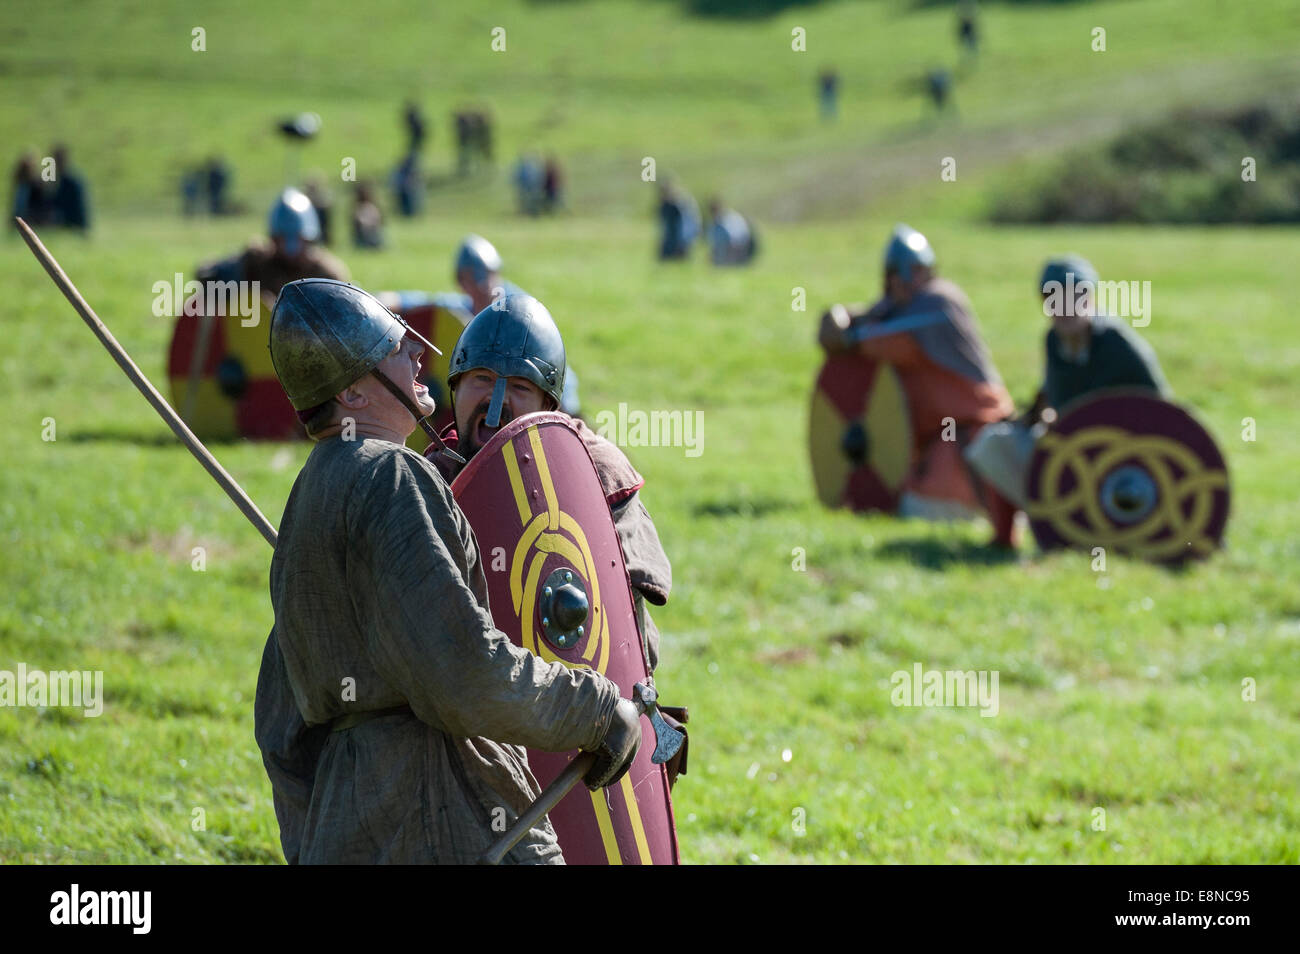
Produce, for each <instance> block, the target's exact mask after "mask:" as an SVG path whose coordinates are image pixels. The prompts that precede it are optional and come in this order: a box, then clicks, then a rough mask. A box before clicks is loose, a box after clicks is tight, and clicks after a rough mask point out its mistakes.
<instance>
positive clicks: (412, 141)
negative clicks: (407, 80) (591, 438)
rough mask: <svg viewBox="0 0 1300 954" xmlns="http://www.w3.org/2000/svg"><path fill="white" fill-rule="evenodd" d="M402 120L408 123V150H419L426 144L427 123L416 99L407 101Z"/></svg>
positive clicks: (409, 151)
mask: <svg viewBox="0 0 1300 954" xmlns="http://www.w3.org/2000/svg"><path fill="white" fill-rule="evenodd" d="M402 120H403V122H404V123H405V124H406V151H407V152H408V153H411V152H419V151H420V149H421V147H423V146H424V137H425V131H426V124H425V121H424V114H423V113H421V112H420V107H419V106H417V105H416V104H415V100H408V101H407V103H406V109H405V111H404V112H403V113H402Z"/></svg>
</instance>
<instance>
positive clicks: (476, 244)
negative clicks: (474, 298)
mask: <svg viewBox="0 0 1300 954" xmlns="http://www.w3.org/2000/svg"><path fill="white" fill-rule="evenodd" d="M466 268H468V269H469V270H470V272H471V274H472V275H473V276H474V281H476V282H478V283H479V284H480V285H481V284H483V282H485V281H487V279H488V276H489V275H491V274H492V273H493V272H499V271H501V256H500V255H499V254H497V250H496V248H495V247H494V246H493V245H492V243H491V242H489V241H488V240H487V239H485V238H484V237H483V236H481V235H466V236H465V240H464V241H463V242H461V243H460V248H459V249H457V250H456V265H455V269H454V270H453V272H452V276H451V277H452V278H457V277H458V276H459V275H460V273H461V271H462V270H464V269H466Z"/></svg>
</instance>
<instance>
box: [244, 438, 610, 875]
mask: <svg viewBox="0 0 1300 954" xmlns="http://www.w3.org/2000/svg"><path fill="white" fill-rule="evenodd" d="M271 602H272V605H273V607H274V610H275V627H274V629H272V631H271V634H270V636H269V637H268V639H267V642H266V649H265V652H264V653H263V657H262V669H261V673H260V674H259V676H258V682H257V700H256V705H255V731H256V736H257V743H258V747H259V748H260V749H261V750H262V760H263V763H264V765H265V766H266V770H267V774H268V775H269V776H270V779H271V788H272V793H273V795H274V800H275V812H276V817H277V819H278V820H279V823H280V841H281V845H282V847H283V849H284V855H285V859H286V860H287V861H288V862H289V863H291V864H293V863H297V862H301V863H304V864H310V863H343V864H370V863H422V862H438V863H461V864H467V863H472V862H474V861H475V860H476V859H477V858H478V856H479V855H480V854H481V853H482V851H483V850H484V849H485V848H486V847H487V846H488V845H489V844H490V843H491V842H492V840H493V839H494V838H495V837H497V836H498V835H500V833H501V832H502V831H503V830H504V828H505V827H506V826H508V825H510V824H513V822H514V820H515V818H516V817H517V816H518V814H519V813H520V812H521V811H522V810H523V809H524V808H526V807H527V806H528V804H529V803H530V802H531V801H532V800H533V799H534V798H536V796H537V794H538V792H539V787H538V785H537V782H536V780H535V779H534V778H533V775H532V773H531V772H530V771H529V768H528V763H527V758H526V755H525V752H524V750H523V748H521V747H522V746H528V747H531V748H537V749H542V750H547V751H566V750H570V749H576V748H582V747H591V746H594V745H596V744H597V743H598V742H599V740H600V739H601V738H602V737H603V735H604V732H605V730H606V728H607V725H608V722H609V719H610V717H611V714H612V712H613V709H614V705H615V703H616V702H617V699H618V689H617V687H616V686H615V685H614V684H613V683H612V682H610V681H609V680H607V679H605V678H604V677H603V676H600V675H599V674H596V673H593V672H590V671H586V670H571V669H568V668H567V667H565V666H562V665H560V664H559V663H549V664H548V663H545V662H543V661H542V660H541V659H540V658H538V657H536V656H534V655H533V654H532V653H529V652H527V651H526V650H523V649H520V648H519V647H517V646H515V645H513V644H512V643H511V642H510V640H509V638H508V637H506V635H505V634H504V633H501V632H499V631H498V630H496V629H495V628H494V627H493V625H492V618H491V615H490V614H489V611H488V601H487V584H486V580H485V579H484V576H483V569H482V565H481V563H480V560H479V552H478V545H477V543H476V541H475V539H474V534H473V531H472V530H471V529H470V527H469V524H468V522H467V521H466V520H465V517H464V515H463V514H462V513H461V512H460V510H459V508H458V507H457V506H456V503H455V501H454V499H453V498H452V495H451V491H450V489H449V488H448V487H447V484H446V482H445V481H444V480H443V479H442V477H441V475H439V474H438V472H437V470H436V469H435V468H434V466H433V465H432V464H430V463H429V462H428V461H426V460H425V459H424V458H423V457H421V456H420V455H419V454H417V453H415V452H414V451H411V450H408V449H407V448H405V447H402V446H399V445H397V444H392V443H389V442H387V441H379V440H360V441H344V440H342V439H341V438H338V437H335V438H330V439H328V440H324V441H322V442H320V443H318V444H317V445H316V446H315V448H313V450H312V453H311V455H310V457H309V458H308V459H307V463H306V464H305V465H304V466H303V469H302V472H301V473H300V474H299V475H298V479H297V481H296V482H295V483H294V486H293V491H292V492H291V493H290V495H289V500H288V503H287V504H286V505H285V511H284V518H283V520H282V522H281V524H280V537H279V543H278V544H277V546H276V549H275V556H274V557H273V558H272V561H271ZM400 706H409V707H410V709H411V712H412V713H413V714H411V713H400V712H399V713H396V714H390V715H381V716H378V717H375V718H372V719H369V720H368V721H364V722H362V723H361V724H359V725H356V726H354V727H352V728H348V729H344V730H342V731H338V732H331V731H330V723H331V721H332V720H334V719H336V718H338V717H340V716H343V715H345V714H348V713H354V712H368V711H374V710H384V709H390V708H394V707H400ZM506 860H507V861H508V862H516V863H562V858H561V855H560V849H559V846H558V845H557V844H556V841H555V833H554V831H553V829H552V828H551V826H550V823H549V822H546V823H544V824H543V825H541V826H538V827H536V828H534V829H533V830H532V831H531V832H530V833H529V834H528V835H527V836H526V837H525V838H524V839H523V840H522V841H521V842H520V843H519V845H518V846H517V847H516V848H515V849H514V850H513V851H512V852H511V853H510V854H509V855H508V856H507V858H506Z"/></svg>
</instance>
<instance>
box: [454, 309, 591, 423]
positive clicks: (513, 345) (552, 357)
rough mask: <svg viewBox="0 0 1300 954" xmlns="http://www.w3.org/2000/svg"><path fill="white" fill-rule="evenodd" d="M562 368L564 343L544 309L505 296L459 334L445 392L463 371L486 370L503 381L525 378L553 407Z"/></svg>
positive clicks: (559, 392) (561, 383) (560, 391)
mask: <svg viewBox="0 0 1300 954" xmlns="http://www.w3.org/2000/svg"><path fill="white" fill-rule="evenodd" d="M566 367H567V365H566V363H565V360H564V339H563V338H561V337H560V329H559V328H557V327H556V325H555V319H554V318H552V317H551V313H550V312H549V311H547V310H546V306H545V305H543V304H542V303H541V302H540V301H538V300H537V299H536V298H533V297H532V296H530V295H523V294H519V295H507V296H505V298H502V299H498V301H495V302H493V303H492V304H490V305H488V306H487V307H486V308H484V309H483V310H482V311H480V312H479V313H478V314H477V315H475V316H474V318H473V319H472V320H471V321H470V323H469V324H467V325H466V326H465V330H464V331H462V332H461V333H460V339H459V340H457V342H456V350H455V351H453V352H452V353H451V361H450V363H449V370H448V372H447V387H448V388H449V389H450V390H452V391H455V390H456V381H457V380H458V379H459V378H460V376H461V375H462V374H464V373H465V372H466V371H472V370H474V369H475V368H487V369H488V370H489V371H492V372H495V373H496V374H497V375H498V376H499V377H500V378H503V379H504V378H510V377H521V378H527V379H528V380H529V381H531V382H533V384H535V385H537V387H538V388H540V389H541V390H542V392H543V393H544V394H547V395H549V396H550V398H551V400H553V401H554V402H555V405H556V406H557V407H558V406H559V405H560V399H561V397H562V396H563V394H564V372H565V368H566ZM503 393H504V391H503ZM493 426H495V425H493Z"/></svg>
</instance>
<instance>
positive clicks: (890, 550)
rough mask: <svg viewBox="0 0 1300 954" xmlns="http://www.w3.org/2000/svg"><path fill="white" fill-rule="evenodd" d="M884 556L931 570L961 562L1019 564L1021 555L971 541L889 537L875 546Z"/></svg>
mask: <svg viewBox="0 0 1300 954" xmlns="http://www.w3.org/2000/svg"><path fill="white" fill-rule="evenodd" d="M876 553H877V554H879V555H880V556H882V557H889V558H894V559H900V558H901V559H904V560H907V561H908V562H910V563H914V564H916V565H917V566H923V567H926V568H927V569H931V570H943V569H947V568H948V567H949V566H952V565H953V564H954V563H960V564H964V565H968V566H999V565H1002V564H1004V563H1016V562H1018V561H1019V560H1020V554H1019V552H1018V551H1016V550H1008V549H1006V548H1004V547H994V546H989V545H988V544H985V543H973V542H971V541H970V540H939V539H935V538H933V537H928V538H926V539H923V540H890V541H889V542H888V543H884V544H881V545H880V546H879V547H877V548H876Z"/></svg>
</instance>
